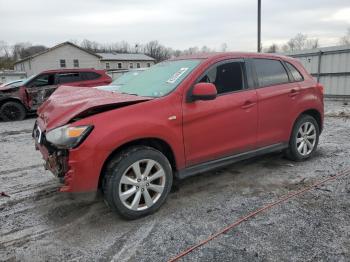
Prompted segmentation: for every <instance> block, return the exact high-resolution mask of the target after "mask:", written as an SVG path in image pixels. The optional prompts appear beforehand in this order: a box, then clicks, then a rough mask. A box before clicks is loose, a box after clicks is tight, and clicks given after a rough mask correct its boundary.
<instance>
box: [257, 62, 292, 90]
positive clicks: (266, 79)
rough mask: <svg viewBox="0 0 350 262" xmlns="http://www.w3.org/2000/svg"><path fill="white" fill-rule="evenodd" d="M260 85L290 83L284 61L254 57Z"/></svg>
mask: <svg viewBox="0 0 350 262" xmlns="http://www.w3.org/2000/svg"><path fill="white" fill-rule="evenodd" d="M254 65H255V70H256V73H257V76H258V81H259V86H270V85H277V84H283V83H288V82H289V78H288V74H287V71H286V70H285V69H284V67H283V65H282V63H281V62H280V61H278V60H273V59H254Z"/></svg>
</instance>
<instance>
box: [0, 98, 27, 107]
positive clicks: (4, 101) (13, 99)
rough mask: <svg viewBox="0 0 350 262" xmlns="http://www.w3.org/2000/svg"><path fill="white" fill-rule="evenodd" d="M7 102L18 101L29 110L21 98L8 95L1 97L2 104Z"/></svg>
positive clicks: (0, 104) (0, 102) (0, 103)
mask: <svg viewBox="0 0 350 262" xmlns="http://www.w3.org/2000/svg"><path fill="white" fill-rule="evenodd" d="M7 102H17V103H19V104H21V105H22V106H23V107H24V108H25V109H26V110H27V108H26V106H25V105H24V104H23V103H22V101H21V100H20V99H19V98H14V97H6V98H3V99H0V106H2V105H3V104H5V103H7Z"/></svg>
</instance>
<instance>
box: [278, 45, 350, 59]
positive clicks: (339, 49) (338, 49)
mask: <svg viewBox="0 0 350 262" xmlns="http://www.w3.org/2000/svg"><path fill="white" fill-rule="evenodd" d="M320 52H321V53H326V54H327V53H348V52H350V45H340V46H328V47H320V48H314V49H305V50H297V51H291V52H286V53H284V55H287V56H295V57H301V56H307V55H318V54H319V53H320Z"/></svg>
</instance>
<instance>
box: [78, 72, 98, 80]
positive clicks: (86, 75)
mask: <svg viewBox="0 0 350 262" xmlns="http://www.w3.org/2000/svg"><path fill="white" fill-rule="evenodd" d="M81 74H82V78H83V80H95V79H98V78H100V76H101V75H99V74H97V73H96V72H81Z"/></svg>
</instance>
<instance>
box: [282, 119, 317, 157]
mask: <svg viewBox="0 0 350 262" xmlns="http://www.w3.org/2000/svg"><path fill="white" fill-rule="evenodd" d="M319 135H320V128H319V126H318V123H317V121H316V120H315V118H313V117H312V116H310V115H302V116H301V117H299V118H298V120H297V121H296V122H295V124H294V127H293V131H292V135H291V137H290V140H289V148H288V149H287V150H286V156H287V158H289V159H290V160H293V161H303V160H306V159H308V158H310V157H311V156H312V155H313V154H314V153H315V151H316V149H317V145H318V140H319Z"/></svg>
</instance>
